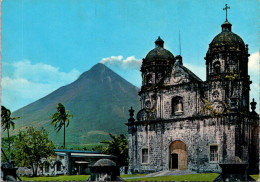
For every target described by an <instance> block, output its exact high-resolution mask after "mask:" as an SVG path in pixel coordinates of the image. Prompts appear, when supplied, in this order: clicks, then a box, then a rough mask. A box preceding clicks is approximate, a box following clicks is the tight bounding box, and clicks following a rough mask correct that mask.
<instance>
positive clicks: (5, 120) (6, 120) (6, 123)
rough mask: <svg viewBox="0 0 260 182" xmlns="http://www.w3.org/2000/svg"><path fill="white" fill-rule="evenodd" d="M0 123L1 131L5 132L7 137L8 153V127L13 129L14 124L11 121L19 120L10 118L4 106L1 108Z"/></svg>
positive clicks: (9, 113)
mask: <svg viewBox="0 0 260 182" xmlns="http://www.w3.org/2000/svg"><path fill="white" fill-rule="evenodd" d="M1 111H2V112H1V123H2V128H3V130H4V131H5V130H6V131H7V137H8V150H9V151H10V137H9V130H10V127H11V126H12V128H13V129H14V127H15V123H14V122H13V120H16V119H19V118H20V117H11V111H10V110H9V109H7V108H6V107H5V106H1Z"/></svg>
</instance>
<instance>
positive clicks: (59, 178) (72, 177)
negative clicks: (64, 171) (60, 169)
mask: <svg viewBox="0 0 260 182" xmlns="http://www.w3.org/2000/svg"><path fill="white" fill-rule="evenodd" d="M89 176H90V175H70V176H68V175H61V176H40V177H21V179H22V180H23V181H87V179H88V178H89Z"/></svg>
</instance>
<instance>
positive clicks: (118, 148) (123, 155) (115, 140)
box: [100, 133, 128, 166]
mask: <svg viewBox="0 0 260 182" xmlns="http://www.w3.org/2000/svg"><path fill="white" fill-rule="evenodd" d="M109 136H110V137H111V139H112V140H104V141H102V142H100V143H104V144H107V146H106V148H105V149H104V150H103V153H106V154H110V155H114V156H116V157H117V159H115V162H116V163H117V164H118V165H119V166H127V165H128V140H127V138H126V136H125V135H123V134H120V135H117V136H115V135H113V134H112V133H109Z"/></svg>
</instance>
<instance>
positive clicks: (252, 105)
mask: <svg viewBox="0 0 260 182" xmlns="http://www.w3.org/2000/svg"><path fill="white" fill-rule="evenodd" d="M250 104H251V110H252V112H255V108H256V104H257V103H256V102H255V99H254V98H253V102H251V103H250Z"/></svg>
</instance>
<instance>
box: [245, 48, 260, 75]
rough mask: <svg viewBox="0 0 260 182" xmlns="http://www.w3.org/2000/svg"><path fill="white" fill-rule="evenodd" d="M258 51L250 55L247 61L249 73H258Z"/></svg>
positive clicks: (259, 58) (259, 57)
mask: <svg viewBox="0 0 260 182" xmlns="http://www.w3.org/2000/svg"><path fill="white" fill-rule="evenodd" d="M259 60H260V56H259V52H255V53H253V54H251V55H250V57H249V62H248V69H249V73H254V74H259Z"/></svg>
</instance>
